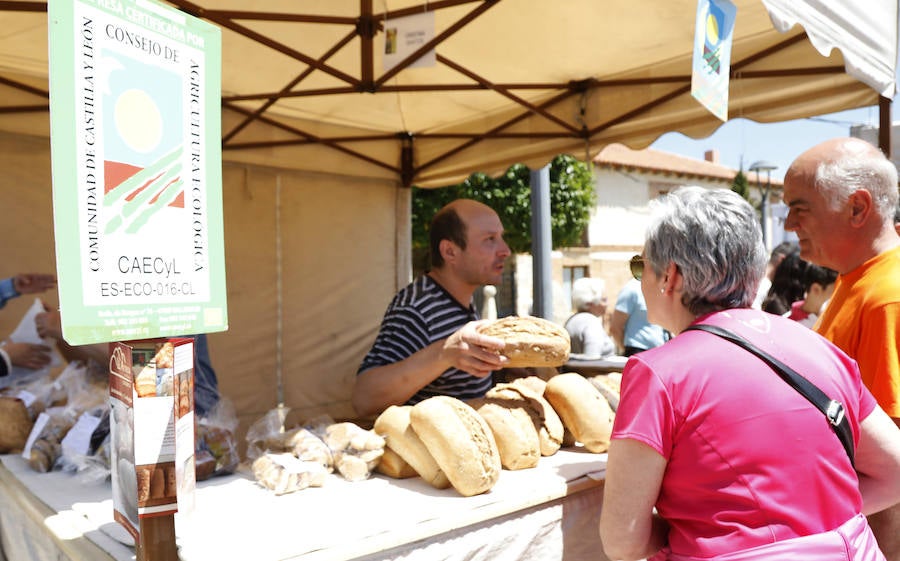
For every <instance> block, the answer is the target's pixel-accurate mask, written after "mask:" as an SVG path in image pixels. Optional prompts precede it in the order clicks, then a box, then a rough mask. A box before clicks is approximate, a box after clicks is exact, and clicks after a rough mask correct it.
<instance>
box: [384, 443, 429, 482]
mask: <svg viewBox="0 0 900 561" xmlns="http://www.w3.org/2000/svg"><path fill="white" fill-rule="evenodd" d="M375 471H377V472H378V473H380V474H382V475H386V476H388V477H393V478H394V479H406V478H408V477H417V476H418V475H419V473H418V472H417V471H416V470H415V468H414V467H412V466H411V465H409V464H408V463H406V460H404V459H403V458H401V457H400V455H399V454H397V453H396V452H394V451H393V450H391V447H390V446H385V447H384V454H383V455H382V456H381V461H379V462H378V465H377V466H375Z"/></svg>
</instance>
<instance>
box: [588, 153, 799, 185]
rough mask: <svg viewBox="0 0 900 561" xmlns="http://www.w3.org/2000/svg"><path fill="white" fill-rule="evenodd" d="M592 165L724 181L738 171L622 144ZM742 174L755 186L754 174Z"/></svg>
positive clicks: (748, 172)
mask: <svg viewBox="0 0 900 561" xmlns="http://www.w3.org/2000/svg"><path fill="white" fill-rule="evenodd" d="M594 165H596V166H598V167H601V168H609V169H630V170H640V171H644V172H647V173H653V174H658V175H675V176H679V177H692V178H699V179H713V180H716V179H718V180H727V181H728V182H731V181H732V180H733V179H734V176H735V175H736V174H737V171H738V170H736V169H732V168H730V167H728V166H723V165H722V164H715V163H712V162H707V161H705V160H696V159H694V158H688V157H686V156H680V155H678V154H672V153H670V152H662V151H660V150H653V149H652V148H645V149H644V150H632V149H631V148H628V147H627V146H624V145H622V144H610V145H608V146H607V147H606V148H604V149H603V150H601V151H600V153H599V154H598V155H597V157H595V158H594ZM744 175H746V176H747V181H748V182H749V183H750V184H751V185H753V184H755V183H756V181H757V177H756V175H757V174H756V173H755V172H750V171H745V172H744ZM760 179H762V180H763V181H765V180H766V178H765V176H761V177H760ZM771 181H772V185H773V186H778V187H782V186H783V185H784V182H783V181H782V180H780V179H778V178H775V177H773V178H772V179H771Z"/></svg>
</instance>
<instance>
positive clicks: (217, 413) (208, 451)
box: [194, 397, 241, 481]
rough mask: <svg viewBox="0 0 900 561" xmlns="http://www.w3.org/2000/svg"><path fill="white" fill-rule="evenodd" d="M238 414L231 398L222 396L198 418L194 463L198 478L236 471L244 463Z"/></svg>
mask: <svg viewBox="0 0 900 561" xmlns="http://www.w3.org/2000/svg"><path fill="white" fill-rule="evenodd" d="M237 426H238V418H237V413H236V412H235V410H234V404H232V402H231V400H229V399H228V398H225V397H221V398H220V399H219V401H218V402H217V403H216V405H215V406H214V407H213V408H212V409H210V411H209V413H208V414H207V416H206V417H204V418H202V419H199V420H198V421H197V439H196V442H195V446H194V450H195V456H194V463H195V467H196V476H197V481H203V480H204V479H208V478H210V477H213V476H216V475H224V474H228V473H234V471H235V470H236V469H237V468H238V465H239V464H240V463H241V457H240V454H239V452H238V447H237V439H236V437H235V430H236V429H237Z"/></svg>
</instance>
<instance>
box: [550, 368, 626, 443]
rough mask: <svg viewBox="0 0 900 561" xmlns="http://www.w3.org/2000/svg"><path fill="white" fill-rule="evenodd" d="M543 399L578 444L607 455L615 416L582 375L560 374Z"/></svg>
mask: <svg viewBox="0 0 900 561" xmlns="http://www.w3.org/2000/svg"><path fill="white" fill-rule="evenodd" d="M544 396H545V397H546V398H547V400H548V401H549V402H550V404H551V405H553V408H554V409H555V410H556V412H557V413H559V416H560V418H561V419H562V422H563V424H564V425H565V426H566V428H568V429H569V430H570V431H572V435H574V437H575V439H576V440H577V441H578V442H581V443H582V444H583V445H584V447H585V448H586V449H588V450H589V451H591V452H596V453H600V452H606V450H607V448H609V437H610V435H611V434H612V419H613V412H612V409H610V407H609V403H607V401H606V398H604V397H603V394H601V393H600V390H598V389H597V388H596V387H594V384H592V383H591V382H589V381H588V380H587V378H585V377H584V376H582V375H581V374H576V373H574V372H568V373H565V374H559V375H558V376H554V377H553V378H551V379H550V380H549V381H548V382H547V389H546V390H545V391H544Z"/></svg>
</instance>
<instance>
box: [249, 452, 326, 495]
mask: <svg viewBox="0 0 900 561" xmlns="http://www.w3.org/2000/svg"><path fill="white" fill-rule="evenodd" d="M251 467H252V469H253V477H254V478H255V479H256V481H257V482H259V484H260V485H262V486H263V487H265V488H266V489H270V490H272V491H274V492H275V494H276V495H284V494H286V493H293V492H295V491H300V490H302V489H306V488H307V487H321V486H322V485H323V484H324V483H325V477H326V476H327V475H328V472H327V471H326V470H325V468H323V467H322V465H321V464H319V463H318V462H304V461H303V460H298V459H297V458H296V457H295V456H294V455H293V454H289V453H283V454H272V453H265V454H263V455H261V456H260V457H258V458H256V459H255V460H254V461H253V464H252V466H251Z"/></svg>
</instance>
